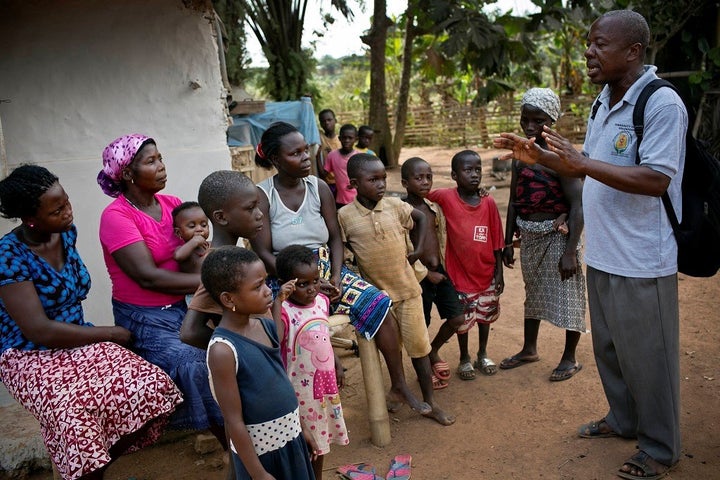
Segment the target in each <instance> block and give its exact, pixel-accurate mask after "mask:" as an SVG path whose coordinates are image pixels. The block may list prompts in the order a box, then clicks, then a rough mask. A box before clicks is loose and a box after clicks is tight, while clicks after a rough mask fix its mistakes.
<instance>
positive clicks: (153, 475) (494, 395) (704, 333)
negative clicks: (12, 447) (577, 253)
mask: <svg viewBox="0 0 720 480" xmlns="http://www.w3.org/2000/svg"><path fill="white" fill-rule="evenodd" d="M455 151H457V150H448V149H441V148H408V149H405V150H403V152H402V155H401V161H402V160H404V159H406V158H409V157H411V156H420V157H422V158H424V159H426V160H428V161H429V162H430V163H431V164H432V165H433V169H434V173H435V186H436V187H444V186H452V185H453V183H452V180H451V179H450V173H449V172H450V167H449V165H450V158H451V156H452V154H453V153H455ZM479 152H480V154H481V156H482V158H483V160H484V164H485V168H484V171H485V173H484V175H483V184H484V185H485V186H487V187H489V188H492V187H493V186H494V187H495V189H494V190H492V195H493V197H494V198H495V200H496V202H497V203H498V206H499V208H500V210H501V216H502V218H503V222H504V219H505V210H506V208H507V198H508V186H509V177H508V178H496V177H494V176H493V175H492V174H491V165H492V162H491V159H492V157H493V156H494V155H496V154H497V152H494V151H489V150H479ZM399 176H400V174H399V169H394V170H391V171H389V177H390V187H389V190H395V191H399V190H400V188H401V187H400V181H399ZM499 176H502V175H499ZM505 282H506V287H505V293H504V294H503V295H502V297H501V316H500V319H499V320H498V321H497V322H496V323H495V324H494V326H493V328H492V331H491V334H490V341H489V354H490V357H491V358H492V359H494V360H495V362H496V363H499V362H500V360H502V359H503V358H504V357H506V356H509V355H511V354H513V353H516V352H517V351H519V349H520V348H521V345H522V338H523V331H522V323H523V299H524V292H523V283H522V278H521V274H520V268H519V265H517V266H516V268H515V269H512V270H509V269H506V270H505ZM679 286H680V314H681V330H680V333H681V339H680V340H681V346H680V357H681V358H680V366H681V379H682V387H681V388H682V407H681V413H682V441H683V449H682V453H683V454H682V459H681V461H680V463H679V465H678V467H677V468H676V469H675V470H673V472H672V473H671V476H670V477H668V478H672V479H676V480H691V479H692V480H695V479H712V478H720V428H719V427H720V370H719V369H720V346H719V345H720V330H719V329H718V328H717V322H718V321H719V320H720V318H719V315H718V307H720V302H719V301H718V298H720V276H716V277H714V278H711V279H695V278H690V277H686V276H684V275H680V279H679ZM439 323H440V322H439V319H438V318H437V316H435V317H433V323H432V324H431V327H430V328H431V332H430V333H431V336H432V335H434V334H435V332H436V330H437V328H438V325H439ZM589 326H590V323H589V320H588V328H589ZM475 331H477V330H476V329H475V330H473V332H471V335H470V347H471V352H475V351H477V342H478V339H477V335H476V334H474V332H475ZM563 343H564V332H563V331H562V330H559V329H557V328H555V327H552V326H550V325H548V324H543V326H542V328H541V329H540V337H539V347H540V357H541V361H540V362H537V363H532V364H529V365H526V366H523V367H521V368H517V369H514V370H500V371H499V372H498V373H497V375H495V376H491V377H487V376H484V375H482V374H478V375H477V378H476V380H474V381H461V380H460V379H459V378H458V377H457V376H454V377H453V378H452V379H451V381H450V386H449V387H448V388H446V389H445V390H442V391H439V392H437V397H436V398H437V400H438V402H439V404H440V405H441V406H442V407H443V408H444V409H445V410H447V411H449V412H451V413H453V414H455V415H456V416H457V422H456V423H455V425H453V426H450V427H442V426H440V425H438V424H436V423H434V422H433V421H431V420H429V419H426V418H423V417H421V416H419V415H417V414H415V413H414V412H412V411H411V410H409V409H408V408H407V407H406V408H404V409H402V410H400V411H399V412H398V413H395V414H391V415H390V421H391V431H392V443H391V444H390V445H389V446H387V447H385V448H376V447H374V446H373V445H372V444H371V443H370V433H369V429H368V424H367V420H366V418H365V415H364V411H365V409H366V401H365V392H364V386H363V382H362V375H361V371H360V362H359V360H358V359H357V358H356V357H354V356H353V355H352V354H351V353H350V352H340V354H341V357H342V358H343V362H344V365H345V366H346V367H347V368H348V372H347V386H346V388H345V389H344V390H343V392H342V403H343V407H344V411H345V415H346V422H347V426H348V429H349V434H350V440H351V443H350V445H349V446H346V447H339V446H334V447H333V449H332V451H331V452H330V454H329V455H328V456H327V457H326V459H325V468H326V471H325V475H324V478H325V479H334V478H337V476H336V475H335V473H334V470H335V468H336V467H337V466H339V465H343V464H348V463H356V462H366V463H370V464H373V465H375V466H376V467H377V470H378V473H379V474H380V475H382V478H384V476H385V474H386V472H387V470H388V466H389V462H390V460H391V459H392V458H393V457H394V456H395V455H397V454H399V453H409V454H411V455H412V458H413V461H412V472H413V473H412V478H413V479H418V480H446V479H447V480H461V479H521V478H522V479H543V478H545V479H612V478H618V477H616V476H615V472H616V470H617V469H618V468H619V467H620V466H621V465H622V463H623V461H624V460H625V459H626V458H628V457H629V456H630V455H632V454H633V453H635V448H636V444H635V442H634V441H631V440H621V439H617V438H608V439H596V440H587V439H581V438H578V437H577V435H576V431H577V427H578V426H579V425H580V424H582V423H585V422H587V421H591V420H596V419H599V418H601V417H602V416H603V415H604V414H605V413H606V411H607V402H606V401H605V397H604V394H603V391H602V386H601V384H600V379H599V377H598V373H597V368H596V365H595V361H594V359H593V354H592V344H591V338H590V335H583V337H582V338H581V340H580V345H579V347H578V360H579V361H580V362H582V364H583V366H584V368H583V369H582V371H581V372H579V373H578V374H577V375H576V376H575V377H573V378H572V379H570V380H568V381H564V382H556V383H551V382H550V381H548V376H549V375H550V372H551V370H552V369H553V368H554V367H555V366H556V364H557V362H558V361H559V358H560V355H561V352H562V348H563ZM441 352H442V355H443V356H444V358H445V359H446V360H447V361H448V362H449V363H450V365H451V368H453V369H454V368H456V367H457V363H458V347H457V343H456V341H455V340H454V339H451V341H450V342H449V343H448V344H447V346H446V347H445V348H444V349H443V350H442V351H441ZM648 361H652V359H648ZM405 371H406V374H407V376H408V379H409V383H411V385H413V388H414V389H415V390H416V392H417V393H418V395H420V393H419V387H418V386H417V382H416V381H415V377H414V373H413V372H412V367H411V365H410V362H409V360H407V359H406V367H405ZM385 385H389V380H388V378H387V376H386V377H385ZM194 441H195V435H194V434H192V435H184V436H179V437H177V436H176V437H173V440H172V441H168V440H167V439H166V441H165V442H163V443H161V444H159V445H156V446H154V447H150V448H147V449H145V450H143V451H141V452H138V453H135V454H133V455H129V456H126V457H123V458H121V459H120V460H119V461H118V462H116V463H115V464H114V465H112V466H111V467H110V469H109V470H108V473H107V475H106V478H108V479H110V480H128V479H134V480H135V479H136V480H164V479H181V480H182V479H188V480H189V479H199V480H204V479H222V478H224V477H223V474H222V460H221V457H220V453H219V452H217V451H216V452H212V453H208V454H200V453H197V452H196V450H195V449H194V447H193V444H194ZM32 478H34V479H43V480H45V479H50V478H52V476H51V475H50V474H48V473H44V474H39V475H35V476H33V477H32Z"/></svg>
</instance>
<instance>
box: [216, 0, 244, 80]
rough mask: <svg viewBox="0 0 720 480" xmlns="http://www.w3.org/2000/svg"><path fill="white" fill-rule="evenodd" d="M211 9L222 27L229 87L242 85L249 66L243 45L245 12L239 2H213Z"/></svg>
mask: <svg viewBox="0 0 720 480" xmlns="http://www.w3.org/2000/svg"><path fill="white" fill-rule="evenodd" d="M212 3H213V8H214V9H215V12H217V14H218V16H219V17H220V20H221V21H222V25H223V31H222V36H223V45H224V46H225V69H226V71H227V76H228V81H229V82H230V84H231V85H242V84H243V83H244V82H245V80H246V79H247V75H246V71H247V69H248V67H249V66H250V57H249V56H248V52H247V49H246V48H245V45H246V43H247V39H246V37H245V29H244V28H243V18H244V15H245V11H244V9H243V5H242V3H241V2H234V1H232V0H213V2H212Z"/></svg>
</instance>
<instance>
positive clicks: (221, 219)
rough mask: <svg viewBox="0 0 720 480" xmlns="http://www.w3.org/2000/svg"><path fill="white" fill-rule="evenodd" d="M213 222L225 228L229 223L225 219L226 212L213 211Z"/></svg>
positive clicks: (220, 209) (221, 210)
mask: <svg viewBox="0 0 720 480" xmlns="http://www.w3.org/2000/svg"><path fill="white" fill-rule="evenodd" d="M211 220H212V223H214V224H216V225H220V226H223V227H224V226H225V225H227V223H228V222H227V219H225V211H224V210H223V209H222V208H219V209H217V210H213V212H212V218H211Z"/></svg>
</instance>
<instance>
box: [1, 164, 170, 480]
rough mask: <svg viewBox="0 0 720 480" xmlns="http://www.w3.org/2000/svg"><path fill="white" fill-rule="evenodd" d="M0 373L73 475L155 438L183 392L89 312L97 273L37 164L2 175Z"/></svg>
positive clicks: (97, 474) (61, 198)
mask: <svg viewBox="0 0 720 480" xmlns="http://www.w3.org/2000/svg"><path fill="white" fill-rule="evenodd" d="M0 214H2V215H3V216H4V217H6V218H19V219H20V220H21V222H22V223H21V224H20V226H18V227H17V228H15V229H13V230H12V231H11V232H10V233H8V234H7V235H5V236H4V237H3V238H2V239H0V380H2V382H3V383H4V384H5V385H6V386H7V388H8V390H9V391H10V393H11V394H12V396H13V397H15V399H16V400H17V401H18V402H19V403H20V404H21V405H23V406H24V407H25V408H26V409H27V410H28V411H30V413H32V414H33V415H34V416H35V417H36V418H37V419H38V421H39V422H40V427H41V431H42V435H43V439H44V441H45V446H46V448H47V450H48V452H49V453H50V457H51V458H52V461H53V463H54V464H55V466H56V467H57V469H58V471H59V472H60V473H61V475H62V478H65V479H71V480H72V479H77V478H83V479H92V478H102V477H103V473H104V471H105V469H106V468H107V466H108V465H109V464H110V463H111V462H112V461H113V460H115V459H116V458H117V457H118V456H119V455H121V454H123V453H128V452H132V451H135V450H137V449H139V448H141V447H143V446H145V445H149V444H151V443H153V442H154V441H155V440H156V439H157V438H158V437H159V436H160V433H161V431H162V428H163V427H164V425H165V423H166V422H167V419H168V416H169V415H170V413H171V412H172V411H173V410H174V409H175V406H176V405H177V404H179V403H180V402H182V397H181V394H180V392H179V390H178V389H177V387H176V386H175V385H174V384H173V382H172V380H170V377H168V376H167V375H166V374H165V373H164V372H163V371H162V370H161V369H159V368H158V367H156V366H154V365H152V364H150V363H148V362H146V361H145V360H143V359H142V358H140V357H138V356H137V355H135V354H134V353H132V352H130V351H129V350H126V349H125V348H123V346H124V345H128V344H129V343H130V337H131V335H130V332H129V331H128V330H126V329H124V328H122V327H94V326H93V325H92V324H91V323H89V322H86V321H85V320H84V319H83V310H82V306H81V302H82V300H84V299H85V297H86V295H87V292H88V290H89V289H90V276H89V275H88V271H87V269H86V268H85V265H84V264H83V262H82V260H81V259H80V256H79V255H78V252H77V250H76V248H75V241H76V238H77V231H76V229H75V226H74V225H73V214H72V207H71V205H70V201H69V200H68V196H67V194H66V193H65V191H64V190H63V188H62V186H61V185H60V183H59V182H58V178H57V177H56V176H55V175H53V174H52V173H50V172H49V171H48V170H47V169H45V168H43V167H39V166H34V165H23V166H20V167H18V168H16V169H15V170H14V171H13V172H12V173H11V174H10V175H9V176H8V177H7V178H6V179H4V180H2V181H0Z"/></svg>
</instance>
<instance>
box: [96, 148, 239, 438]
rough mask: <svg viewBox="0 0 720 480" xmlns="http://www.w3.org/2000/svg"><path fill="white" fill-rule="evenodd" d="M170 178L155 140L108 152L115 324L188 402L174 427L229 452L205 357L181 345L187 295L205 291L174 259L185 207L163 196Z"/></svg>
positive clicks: (107, 251)
mask: <svg viewBox="0 0 720 480" xmlns="http://www.w3.org/2000/svg"><path fill="white" fill-rule="evenodd" d="M166 182H167V173H166V170H165V164H164V163H163V158H162V155H161V154H160V152H159V151H158V149H157V146H156V145H155V140H153V139H152V138H149V137H146V136H145V135H139V134H133V135H125V136H122V137H120V138H118V139H116V140H115V141H113V142H112V143H111V144H110V145H108V146H107V147H106V148H105V150H104V151H103V169H102V170H101V171H100V173H99V174H98V184H99V185H100V188H102V190H103V192H105V194H107V195H109V196H110V197H113V198H115V200H114V201H113V202H112V203H110V205H108V206H107V207H106V208H105V210H104V211H103V213H102V216H101V217H100V243H101V244H102V250H103V256H104V258H105V265H106V266H107V269H108V273H109V274H110V279H111V281H112V304H113V314H114V316H115V324H116V325H120V326H122V327H125V328H127V329H128V330H130V331H131V332H132V334H133V343H132V349H133V350H134V351H135V352H136V353H137V354H139V355H140V356H141V357H143V358H145V359H146V360H148V361H149V362H151V363H154V364H156V365H158V366H159V367H160V368H162V369H163V370H165V372H167V373H168V375H170V377H171V378H172V379H173V381H174V382H175V383H176V384H177V385H178V387H179V388H180V390H181V391H182V393H183V396H184V398H185V401H184V402H183V403H182V404H181V405H180V406H179V407H178V409H177V411H176V413H175V414H174V415H173V417H172V418H171V426H173V427H176V428H183V429H196V430H204V429H210V430H211V431H212V432H213V434H215V436H216V437H217V438H218V440H220V442H221V443H222V444H223V446H225V445H226V441H225V433H224V429H223V419H222V416H221V414H220V409H219V408H218V406H217V404H216V403H215V400H214V399H213V397H212V394H211V393H210V387H209V383H208V371H207V364H206V360H205V351H204V350H201V349H199V348H196V347H192V346H190V345H187V344H185V343H182V342H181V341H180V334H179V332H180V325H181V324H182V320H183V317H184V316H185V312H186V310H187V306H186V304H185V294H188V293H193V292H195V290H196V289H197V287H198V285H199V284H200V275H199V274H197V273H194V274H191V273H182V272H180V271H179V267H178V263H177V262H176V261H175V260H174V259H173V252H174V250H175V249H176V248H177V247H178V246H179V245H180V239H179V238H178V237H176V236H175V235H174V232H173V221H172V215H171V213H172V209H173V208H174V207H176V206H177V205H179V204H180V203H181V200H180V199H179V198H177V197H174V196H171V195H161V194H159V193H158V192H160V191H161V190H162V189H163V188H165V183H166Z"/></svg>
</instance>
